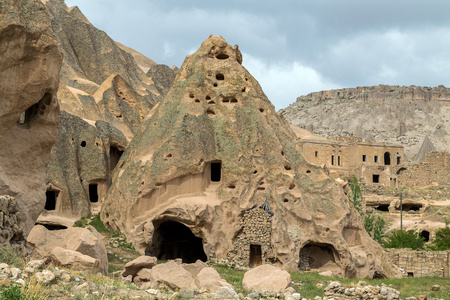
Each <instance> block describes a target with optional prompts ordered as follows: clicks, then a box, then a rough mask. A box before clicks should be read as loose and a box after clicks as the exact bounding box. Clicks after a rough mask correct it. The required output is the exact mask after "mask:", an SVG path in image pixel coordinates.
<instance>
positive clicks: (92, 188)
mask: <svg viewBox="0 0 450 300" xmlns="http://www.w3.org/2000/svg"><path fill="white" fill-rule="evenodd" d="M89 201H90V202H91V203H97V202H98V184H96V183H91V184H89Z"/></svg>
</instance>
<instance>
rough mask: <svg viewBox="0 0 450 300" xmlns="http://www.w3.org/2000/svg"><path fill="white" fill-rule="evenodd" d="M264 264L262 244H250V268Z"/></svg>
mask: <svg viewBox="0 0 450 300" xmlns="http://www.w3.org/2000/svg"><path fill="white" fill-rule="evenodd" d="M260 265H262V255H261V245H250V261H249V266H250V268H253V267H257V266H260Z"/></svg>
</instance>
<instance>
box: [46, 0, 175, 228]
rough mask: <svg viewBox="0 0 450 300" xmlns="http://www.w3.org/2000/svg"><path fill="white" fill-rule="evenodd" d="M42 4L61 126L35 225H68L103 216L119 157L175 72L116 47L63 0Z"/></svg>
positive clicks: (76, 9) (49, 0)
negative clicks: (55, 54)
mask: <svg viewBox="0 0 450 300" xmlns="http://www.w3.org/2000/svg"><path fill="white" fill-rule="evenodd" d="M45 6H46V9H47V10H48V12H49V14H50V17H51V23H52V27H53V30H54V31H55V35H56V38H57V40H58V44H59V47H60V49H61V51H62V53H63V54H64V60H63V67H62V69H61V73H60V77H61V86H60V88H59V90H58V98H59V100H60V103H61V111H62V113H61V121H60V126H59V128H58V138H57V141H56V145H55V147H54V149H53V151H52V155H51V159H50V163H49V167H48V177H47V193H46V195H47V204H46V207H45V210H44V211H43V212H42V214H41V216H40V217H39V220H38V223H39V224H45V225H46V226H52V225H55V226H59V225H63V226H70V225H71V224H72V223H73V221H74V220H76V219H78V218H80V217H83V216H86V215H88V214H89V213H97V212H98V211H99V209H100V204H101V201H102V198H103V196H104V195H105V194H106V191H107V189H108V187H109V185H110V184H111V174H112V170H113V169H114V168H115V166H116V165H117V162H118V160H119V158H120V155H121V154H122V152H123V151H124V150H125V148H126V147H127V146H128V143H129V141H130V140H131V139H132V138H133V136H134V135H135V134H136V133H137V132H138V131H139V129H140V126H141V123H142V121H143V120H144V119H145V118H146V116H147V115H148V113H149V112H150V111H151V109H152V108H153V106H154V104H155V103H157V102H158V101H160V100H161V99H162V96H163V95H165V92H166V89H167V88H168V86H170V84H171V81H173V79H170V77H174V76H175V71H173V70H172V69H170V68H169V67H167V66H165V68H164V67H161V66H159V65H157V64H156V63H155V62H153V61H151V60H150V59H148V58H145V57H143V55H142V54H139V53H138V52H136V51H134V50H133V49H131V48H128V47H125V46H123V45H121V44H118V43H116V42H114V41H113V40H112V39H111V38H110V37H108V35H107V34H106V33H105V32H103V31H101V30H99V29H97V28H95V27H94V26H93V25H92V24H91V23H90V22H89V21H88V20H87V19H86V17H85V16H84V15H83V14H82V13H81V11H80V10H79V9H78V7H71V8H68V7H67V6H66V5H65V3H64V1H63V0H48V1H45ZM122 49H124V50H122ZM135 58H136V59H137V60H138V62H137V61H136V60H135ZM150 68H152V69H153V68H157V70H156V71H154V72H152V73H151V76H155V81H153V79H152V77H151V76H149V75H147V74H146V73H144V71H143V70H145V71H148V70H149V69H150ZM159 69H161V70H162V71H159ZM166 77H168V78H169V79H166Z"/></svg>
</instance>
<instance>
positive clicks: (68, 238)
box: [27, 225, 108, 274]
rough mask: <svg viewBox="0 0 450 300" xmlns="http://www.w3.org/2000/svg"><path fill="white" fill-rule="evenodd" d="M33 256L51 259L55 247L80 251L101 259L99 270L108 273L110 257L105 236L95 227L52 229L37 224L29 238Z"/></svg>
mask: <svg viewBox="0 0 450 300" xmlns="http://www.w3.org/2000/svg"><path fill="white" fill-rule="evenodd" d="M27 242H28V246H29V247H30V249H32V250H33V256H34V257H39V258H42V259H47V260H49V259H50V258H51V251H52V250H53V249H54V248H55V247H61V248H65V249H68V250H73V251H77V252H80V253H81V254H84V255H88V256H90V257H92V258H94V259H96V260H98V261H99V268H98V270H99V271H100V272H101V273H103V274H107V272H108V257H107V252H106V247H105V243H104V240H103V237H102V236H101V235H100V234H99V233H98V232H97V230H95V228H93V227H92V226H89V227H88V228H78V227H70V228H68V229H63V230H53V231H50V230H48V229H47V228H45V227H44V226H41V225H36V226H35V227H33V229H32V230H31V231H30V234H29V235H28V238H27Z"/></svg>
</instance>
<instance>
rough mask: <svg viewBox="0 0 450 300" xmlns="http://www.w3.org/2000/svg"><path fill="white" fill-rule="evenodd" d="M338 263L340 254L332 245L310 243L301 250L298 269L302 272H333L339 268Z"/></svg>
mask: <svg viewBox="0 0 450 300" xmlns="http://www.w3.org/2000/svg"><path fill="white" fill-rule="evenodd" d="M337 261H339V254H338V253H337V251H336V249H335V248H334V247H333V246H332V245H330V244H325V243H314V242H309V243H307V244H306V245H305V246H304V247H303V248H302V249H301V250H300V260H299V264H298V268H299V269H300V270H302V271H309V270H311V269H324V270H333V269H336V267H337V264H336V262H337Z"/></svg>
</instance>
